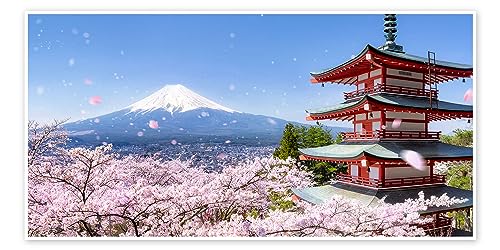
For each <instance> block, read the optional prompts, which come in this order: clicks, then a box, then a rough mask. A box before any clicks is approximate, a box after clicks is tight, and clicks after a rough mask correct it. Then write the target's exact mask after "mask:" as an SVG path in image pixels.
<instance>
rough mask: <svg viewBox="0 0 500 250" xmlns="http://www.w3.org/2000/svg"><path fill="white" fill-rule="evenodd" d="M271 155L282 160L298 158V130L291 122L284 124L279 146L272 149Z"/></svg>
mask: <svg viewBox="0 0 500 250" xmlns="http://www.w3.org/2000/svg"><path fill="white" fill-rule="evenodd" d="M273 156H274V157H276V158H279V159H283V160H286V159H287V158H288V157H291V158H293V159H298V158H299V131H298V129H297V128H296V127H295V126H293V124H291V123H288V124H286V126H285V129H284V130H283V136H282V138H281V141H280V146H279V147H277V148H276V149H275V150H274V153H273Z"/></svg>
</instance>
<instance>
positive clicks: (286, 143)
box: [273, 123, 347, 185]
mask: <svg viewBox="0 0 500 250" xmlns="http://www.w3.org/2000/svg"><path fill="white" fill-rule="evenodd" d="M341 141H342V137H341V136H340V134H339V135H338V136H337V137H336V138H335V139H334V138H333V136H332V134H331V131H330V130H328V129H326V128H325V127H324V126H323V125H321V124H318V126H310V127H305V126H294V125H293V124H291V123H289V124H287V125H286V126H285V130H284V131H283V137H282V139H281V141H280V145H279V147H278V148H276V149H275V151H274V154H273V155H274V156H275V157H277V158H280V159H286V158H288V157H291V158H293V159H298V158H299V155H300V153H299V150H298V149H299V148H313V147H322V146H327V145H331V144H334V143H339V142H341ZM302 165H303V166H304V168H305V170H307V171H308V172H310V173H311V174H312V175H313V179H314V181H315V182H316V183H318V184H319V185H322V184H327V183H329V182H330V181H331V180H332V179H333V178H334V177H335V175H336V174H337V173H339V172H345V171H346V170H347V168H346V167H345V166H343V165H339V164H334V163H329V162H316V161H304V162H302Z"/></svg>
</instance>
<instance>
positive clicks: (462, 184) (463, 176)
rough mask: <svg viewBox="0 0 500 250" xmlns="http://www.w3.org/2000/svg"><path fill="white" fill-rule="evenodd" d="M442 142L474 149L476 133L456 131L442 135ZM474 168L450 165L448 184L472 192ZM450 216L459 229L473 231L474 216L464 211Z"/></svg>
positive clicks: (463, 165)
mask: <svg viewBox="0 0 500 250" xmlns="http://www.w3.org/2000/svg"><path fill="white" fill-rule="evenodd" d="M441 141H442V142H444V143H448V144H452V145H456V146H462V147H472V145H473V141H474V133H473V131H472V130H464V129H455V130H454V131H453V134H452V135H442V136H441ZM472 167H473V165H472V162H460V163H451V164H448V168H447V170H446V180H447V184H448V185H449V186H451V187H456V188H461V189H466V190H472V185H473V182H472V180H473V168H472ZM450 215H451V216H452V217H453V218H455V223H456V227H457V228H459V229H464V230H468V231H470V230H471V229H472V216H467V214H466V213H465V212H462V211H459V212H452V213H450Z"/></svg>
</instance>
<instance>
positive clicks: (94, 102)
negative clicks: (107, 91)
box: [89, 95, 102, 105]
mask: <svg viewBox="0 0 500 250" xmlns="http://www.w3.org/2000/svg"><path fill="white" fill-rule="evenodd" d="M101 103H102V98H101V97H100V96H97V95H96V96H92V97H90V98H89V104H91V105H99V104H101Z"/></svg>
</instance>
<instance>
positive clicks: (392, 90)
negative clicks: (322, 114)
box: [344, 85, 439, 100]
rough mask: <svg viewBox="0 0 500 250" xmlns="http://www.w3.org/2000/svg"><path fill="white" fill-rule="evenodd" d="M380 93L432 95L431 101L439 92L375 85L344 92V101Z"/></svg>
mask: <svg viewBox="0 0 500 250" xmlns="http://www.w3.org/2000/svg"><path fill="white" fill-rule="evenodd" d="M381 92H385V93H393V94H402V95H411V96H424V97H429V96H431V95H432V98H433V99H437V98H438V92H439V91H438V90H428V89H417V88H409V87H401V86H392V85H376V86H374V87H370V88H364V89H359V90H355V91H352V92H344V98H345V99H346V100H349V99H354V98H358V97H362V96H364V95H366V94H372V93H381Z"/></svg>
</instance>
